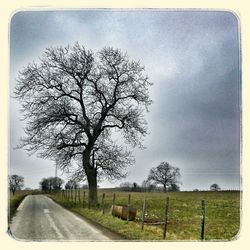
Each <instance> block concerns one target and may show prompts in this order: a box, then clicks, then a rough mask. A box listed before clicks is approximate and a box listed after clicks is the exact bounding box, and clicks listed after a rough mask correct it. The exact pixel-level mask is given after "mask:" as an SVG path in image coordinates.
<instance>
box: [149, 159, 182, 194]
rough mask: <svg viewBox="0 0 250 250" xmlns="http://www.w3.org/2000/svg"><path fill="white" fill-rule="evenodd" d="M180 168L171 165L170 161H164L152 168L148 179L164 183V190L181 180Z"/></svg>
mask: <svg viewBox="0 0 250 250" xmlns="http://www.w3.org/2000/svg"><path fill="white" fill-rule="evenodd" d="M180 176H181V174H180V169H179V168H177V167H173V166H171V165H170V164H169V163H168V162H162V163H160V165H159V166H157V167H155V168H152V169H151V170H150V172H149V176H148V181H153V182H154V183H155V184H162V185H163V192H166V191H167V187H172V186H173V185H176V184H177V183H178V182H179V178H180Z"/></svg>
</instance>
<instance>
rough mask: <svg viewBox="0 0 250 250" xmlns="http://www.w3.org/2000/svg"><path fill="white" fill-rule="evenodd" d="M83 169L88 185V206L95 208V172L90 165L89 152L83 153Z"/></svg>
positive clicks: (96, 200) (96, 201)
mask: <svg viewBox="0 0 250 250" xmlns="http://www.w3.org/2000/svg"><path fill="white" fill-rule="evenodd" d="M83 167H84V170H85V174H86V176H87V180H88V185H89V206H90V207H94V206H97V203H98V199H97V171H96V169H95V168H94V166H92V165H91V163H90V152H89V151H88V150H85V151H84V153H83Z"/></svg>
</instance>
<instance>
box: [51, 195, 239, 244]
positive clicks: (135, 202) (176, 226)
mask: <svg viewBox="0 0 250 250" xmlns="http://www.w3.org/2000/svg"><path fill="white" fill-rule="evenodd" d="M80 192H81V193H80V197H79V192H78V191H76V192H75V193H74V192H73V193H71V197H70V198H69V197H68V199H66V197H65V193H64V195H63V193H57V194H49V196H50V197H51V198H52V199H54V200H55V201H56V202H58V203H59V204H61V205H62V206H64V207H65V208H67V209H69V210H71V211H74V212H76V213H78V214H80V215H82V216H84V217H86V218H88V219H90V220H92V221H93V222H96V223H98V224H100V225H102V226H104V227H106V228H108V229H109V230H111V231H113V232H116V233H118V234H120V235H122V236H123V237H124V239H125V240H126V239H127V240H143V241H145V240H149V241H153V240H157V241H159V240H163V225H149V224H145V225H144V230H143V231H142V230H141V216H142V204H143V200H144V198H145V199H146V211H145V212H146V216H145V219H146V222H162V221H163V218H164V209H165V200H166V195H167V196H168V197H169V213H168V225H167V237H166V240H200V228H201V200H205V202H206V217H205V240H222V241H228V240H233V239H234V237H235V236H236V235H237V234H238V232H239V228H240V192H239V191H225V192H224V191H220V192H208V191H206V192H169V193H167V194H164V193H158V192H157V193H142V192H131V193H130V195H131V206H132V207H134V208H136V209H137V216H136V219H135V221H129V222H127V221H124V220H121V219H118V218H116V217H113V216H112V215H111V206H112V203H113V199H114V192H113V191H112V190H99V193H98V196H99V197H98V198H99V208H98V209H88V205H87V195H88V192H87V191H86V190H85V201H84V200H83V192H84V191H83V190H81V191H80ZM103 193H105V199H104V202H102V194H103ZM128 195H129V193H128V192H117V191H115V204H123V205H126V204H127V203H128ZM103 206H104V208H103ZM103 209H104V214H103Z"/></svg>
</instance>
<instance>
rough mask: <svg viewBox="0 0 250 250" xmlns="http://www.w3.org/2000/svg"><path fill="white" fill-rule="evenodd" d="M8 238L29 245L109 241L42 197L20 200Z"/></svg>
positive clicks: (31, 196) (96, 230) (88, 225)
mask: <svg viewBox="0 0 250 250" xmlns="http://www.w3.org/2000/svg"><path fill="white" fill-rule="evenodd" d="M10 234H11V235H12V236H13V237H14V238H15V239H18V240H28V241H51V240H53V241H54V240H55V241H58V240H59V241H60V240H61V241H68V240H85V241H86V240H87V241H107V240H112V239H111V238H110V236H108V235H107V234H106V235H105V234H104V233H103V232H102V231H101V230H100V229H98V228H96V227H94V226H93V225H91V224H89V223H88V222H86V221H85V220H83V219H82V218H81V217H79V216H77V215H75V214H73V213H71V212H70V211H68V210H66V209H64V208H62V207H61V206H60V205H58V204H56V203H55V202H54V201H53V200H51V199H50V198H48V197H47V196H44V195H29V196H27V197H26V198H25V199H24V200H23V202H22V203H21V204H20V206H19V207H18V209H17V213H16V216H14V217H13V219H12V223H11V224H10Z"/></svg>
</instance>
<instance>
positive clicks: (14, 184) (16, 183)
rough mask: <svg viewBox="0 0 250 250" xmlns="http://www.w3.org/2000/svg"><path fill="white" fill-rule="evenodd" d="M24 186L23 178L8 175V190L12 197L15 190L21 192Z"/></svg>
mask: <svg viewBox="0 0 250 250" xmlns="http://www.w3.org/2000/svg"><path fill="white" fill-rule="evenodd" d="M23 186H24V178H23V177H22V176H20V175H16V174H13V175H9V189H10V191H11V192H12V194H13V195H15V192H16V191H17V190H21V189H22V188H23Z"/></svg>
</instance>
